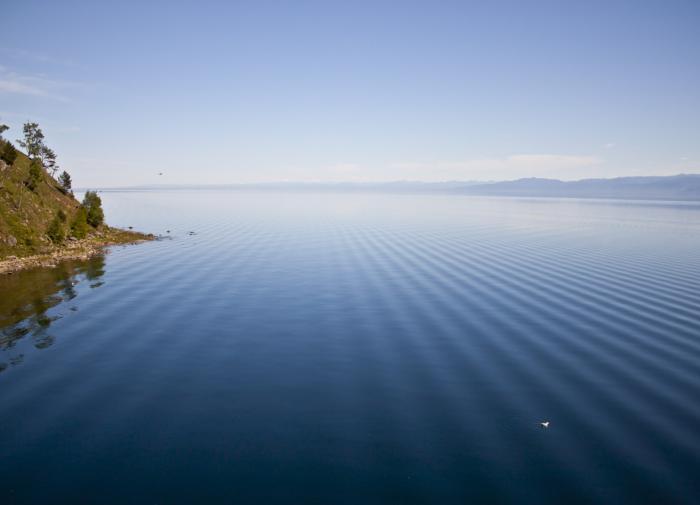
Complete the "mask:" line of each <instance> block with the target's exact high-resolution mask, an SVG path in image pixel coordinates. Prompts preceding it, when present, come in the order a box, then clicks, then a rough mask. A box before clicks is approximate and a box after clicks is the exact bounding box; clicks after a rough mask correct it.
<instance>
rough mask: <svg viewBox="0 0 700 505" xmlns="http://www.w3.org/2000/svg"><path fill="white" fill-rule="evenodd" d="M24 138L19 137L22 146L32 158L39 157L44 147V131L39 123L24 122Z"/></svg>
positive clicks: (18, 140) (18, 141)
mask: <svg viewBox="0 0 700 505" xmlns="http://www.w3.org/2000/svg"><path fill="white" fill-rule="evenodd" d="M22 131H23V132H24V140H21V139H17V143H18V144H19V145H20V147H23V148H24V150H25V151H26V152H27V156H29V157H30V158H37V157H39V156H40V155H41V151H42V147H44V132H42V131H41V128H39V124H38V123H24V127H23V128H22Z"/></svg>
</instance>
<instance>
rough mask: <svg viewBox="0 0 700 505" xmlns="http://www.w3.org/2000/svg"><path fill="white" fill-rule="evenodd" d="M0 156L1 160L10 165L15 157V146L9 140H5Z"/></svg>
mask: <svg viewBox="0 0 700 505" xmlns="http://www.w3.org/2000/svg"><path fill="white" fill-rule="evenodd" d="M0 158H2V161H4V162H5V163H7V164H8V165H12V164H13V163H14V162H15V160H16V159H17V149H15V146H13V145H12V144H10V143H9V142H5V145H4V146H3V148H2V151H1V152H0Z"/></svg>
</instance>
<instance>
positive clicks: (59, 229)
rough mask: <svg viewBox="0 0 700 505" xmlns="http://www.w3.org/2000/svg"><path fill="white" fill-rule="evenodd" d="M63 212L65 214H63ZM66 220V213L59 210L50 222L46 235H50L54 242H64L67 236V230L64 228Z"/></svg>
mask: <svg viewBox="0 0 700 505" xmlns="http://www.w3.org/2000/svg"><path fill="white" fill-rule="evenodd" d="M61 214H63V216H61ZM65 220H66V215H65V213H63V212H62V211H60V210H59V211H58V212H57V213H56V216H55V217H54V218H53V220H52V221H51V223H50V224H49V228H48V230H46V235H48V237H49V239H51V242H53V243H54V244H60V243H62V242H63V241H64V240H65V238H66V232H65V230H64V229H63V222H64V221H65Z"/></svg>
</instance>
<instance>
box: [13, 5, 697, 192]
mask: <svg viewBox="0 0 700 505" xmlns="http://www.w3.org/2000/svg"><path fill="white" fill-rule="evenodd" d="M0 23H1V25H2V29H1V31H0V122H5V123H7V124H9V125H10V126H11V127H12V130H10V131H9V132H7V134H6V136H7V137H8V138H11V139H15V138H18V137H19V135H20V133H21V124H22V123H23V122H24V121H26V120H34V121H38V122H39V123H40V124H41V125H42V127H43V128H44V131H45V133H46V136H47V143H48V144H49V145H50V146H52V147H54V148H55V150H56V151H57V153H58V155H59V162H60V164H61V166H62V167H64V168H66V169H68V170H69V171H70V172H71V173H72V174H73V178H74V180H75V181H76V184H77V185H79V186H109V185H129V184H149V183H234V182H252V181H279V180H306V181H310V180H323V181H330V180H334V181H338V180H353V181H357V180H366V181H377V180H399V179H410V180H455V179H461V180H468V179H479V180H488V179H510V178H517V177H528V176H542V177H556V178H561V179H578V178H584V177H598V176H602V177H613V176H618V175H645V174H673V173H679V172H686V173H689V172H700V2H699V1H698V0H689V1H677V0H665V1H661V0H659V1H644V0H635V1H627V2H618V1H614V0H607V1H596V0H593V1H585V2H584V1H565V0H559V1H526V0H519V1H488V2H484V1H480V2H467V1H462V2H448V1H441V2H435V1H424V2H410V1H401V2H398V1H397V2H382V1H379V0H375V1H370V2H360V1H337V2H335V1H320V2H304V1H276V2H273V1H270V2H268V1H250V2H213V1H199V2H195V1H191V2H178V1H168V2H150V1H149V2H143V1H140V2H130V1H120V2H94V1H82V2H77V1H75V2H70V1H61V2H56V1H42V2H38V1H31V0H22V1H11V2H5V3H3V6H2V21H0ZM161 171H162V172H164V175H163V176H160V177H159V176H158V175H157V172H161Z"/></svg>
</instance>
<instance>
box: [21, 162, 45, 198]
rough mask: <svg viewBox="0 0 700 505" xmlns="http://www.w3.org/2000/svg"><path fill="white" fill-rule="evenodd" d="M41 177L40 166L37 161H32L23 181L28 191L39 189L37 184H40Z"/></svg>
mask: <svg viewBox="0 0 700 505" xmlns="http://www.w3.org/2000/svg"><path fill="white" fill-rule="evenodd" d="M42 175H43V174H42V172H41V164H40V163H39V161H38V160H32V161H31V163H30V164H29V173H28V174H27V178H26V179H25V181H24V184H25V186H27V188H28V189H29V191H36V188H38V187H39V183H40V182H41V176H42Z"/></svg>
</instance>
